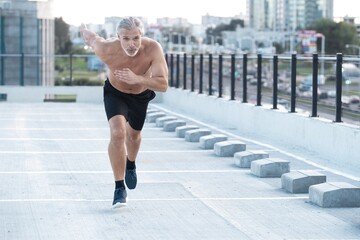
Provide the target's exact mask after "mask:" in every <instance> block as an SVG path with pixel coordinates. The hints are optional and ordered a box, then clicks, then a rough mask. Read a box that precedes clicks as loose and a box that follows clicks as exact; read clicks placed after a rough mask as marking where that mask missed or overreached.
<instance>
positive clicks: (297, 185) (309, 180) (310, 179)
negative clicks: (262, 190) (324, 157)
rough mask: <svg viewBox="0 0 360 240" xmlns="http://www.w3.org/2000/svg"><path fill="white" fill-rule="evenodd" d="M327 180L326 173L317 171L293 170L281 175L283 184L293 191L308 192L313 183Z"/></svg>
mask: <svg viewBox="0 0 360 240" xmlns="http://www.w3.org/2000/svg"><path fill="white" fill-rule="evenodd" d="M324 182H326V175H325V174H322V173H319V172H316V171H311V170H309V171H293V172H289V173H285V174H283V175H282V176H281V186H282V188H283V189H284V190H286V191H288V192H291V193H308V192H309V187H310V186H311V185H315V184H320V183H324Z"/></svg>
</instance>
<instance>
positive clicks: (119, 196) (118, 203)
mask: <svg viewBox="0 0 360 240" xmlns="http://www.w3.org/2000/svg"><path fill="white" fill-rule="evenodd" d="M126 197H127V194H126V189H125V188H124V187H121V188H117V189H115V192H114V201H113V208H120V207H124V206H126Z"/></svg>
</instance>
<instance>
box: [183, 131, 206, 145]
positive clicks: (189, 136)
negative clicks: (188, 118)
mask: <svg viewBox="0 0 360 240" xmlns="http://www.w3.org/2000/svg"><path fill="white" fill-rule="evenodd" d="M210 134H211V131H210V130H209V129H205V128H199V129H193V130H189V131H187V132H186V133H185V141H187V142H199V140H200V137H202V136H206V135H210Z"/></svg>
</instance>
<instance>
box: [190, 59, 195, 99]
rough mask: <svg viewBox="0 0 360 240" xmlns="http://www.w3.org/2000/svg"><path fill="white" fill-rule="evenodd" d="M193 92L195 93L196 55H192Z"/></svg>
mask: <svg viewBox="0 0 360 240" xmlns="http://www.w3.org/2000/svg"><path fill="white" fill-rule="evenodd" d="M191 91H192V92H194V91H195V55H194V54H193V55H191Z"/></svg>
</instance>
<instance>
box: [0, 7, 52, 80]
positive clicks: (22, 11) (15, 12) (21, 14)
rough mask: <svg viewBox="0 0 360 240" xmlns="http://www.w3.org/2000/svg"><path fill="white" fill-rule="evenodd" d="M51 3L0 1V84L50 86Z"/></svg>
mask: <svg viewBox="0 0 360 240" xmlns="http://www.w3.org/2000/svg"><path fill="white" fill-rule="evenodd" d="M52 4H53V0H48V1H39V2H38V1H28V0H1V1H0V85H21V86H25V85H42V86H47V85H53V84H54V57H53V56H54V42H55V41H54V36H55V33H54V18H53V16H52Z"/></svg>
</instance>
